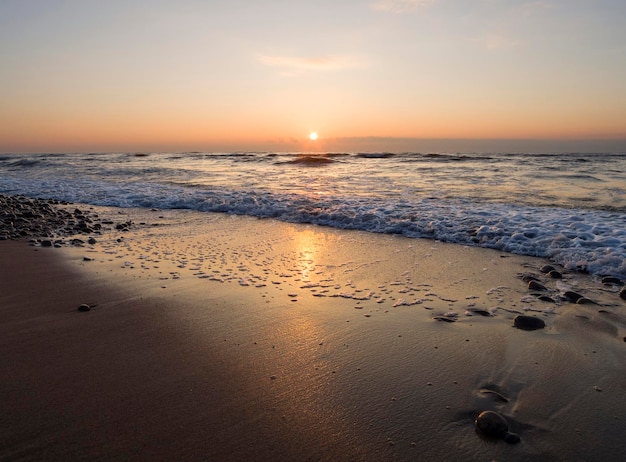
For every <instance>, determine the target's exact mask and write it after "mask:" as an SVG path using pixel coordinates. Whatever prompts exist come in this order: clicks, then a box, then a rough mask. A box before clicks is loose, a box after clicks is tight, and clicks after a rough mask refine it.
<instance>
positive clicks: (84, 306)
mask: <svg viewBox="0 0 626 462" xmlns="http://www.w3.org/2000/svg"><path fill="white" fill-rule="evenodd" d="M78 311H91V307H90V306H89V305H87V304H86V303H83V304H81V305H78Z"/></svg>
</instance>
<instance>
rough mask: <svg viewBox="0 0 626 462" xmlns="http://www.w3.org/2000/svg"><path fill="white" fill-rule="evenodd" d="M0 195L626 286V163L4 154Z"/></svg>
mask: <svg viewBox="0 0 626 462" xmlns="http://www.w3.org/2000/svg"><path fill="white" fill-rule="evenodd" d="M0 193H2V194H14V195H26V196H29V197H38V198H51V199H59V200H65V201H70V202H80V203H87V204H94V205H106V206H116V207H145V208H157V209H192V210H197V211H200V212H219V213H231V214H242V215H251V216H256V217H267V218H274V219H277V220H283V221H288V222H294V223H313V224H317V225H324V226H332V227H336V228H344V229H358V230H363V231H369V232H376V233H393V234H400V235H404V236H407V237H411V238H429V239H438V240H441V241H446V242H453V243H458V244H464V245H472V246H481V247H488V248H492V249H498V250H500V251H504V252H512V253H517V254H524V255H531V256H540V257H548V258H550V259H552V260H553V261H555V262H556V263H559V264H562V265H564V266H565V267H566V268H568V269H579V270H586V271H589V272H591V273H594V274H598V275H605V274H607V275H609V274H610V275H614V276H618V277H622V278H626V153H606V154H596V153H594V154H584V153H565V154H523V153H518V154H504V153H498V154H419V153H403V154H391V153H326V154H315V155H312V154H301V153H268V152H262V153H256V152H242V153H197V152H193V153H85V154H32V155H28V154H0Z"/></svg>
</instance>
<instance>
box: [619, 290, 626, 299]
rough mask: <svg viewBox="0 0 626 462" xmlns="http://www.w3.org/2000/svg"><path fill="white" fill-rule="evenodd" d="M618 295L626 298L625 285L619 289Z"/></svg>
mask: <svg viewBox="0 0 626 462" xmlns="http://www.w3.org/2000/svg"><path fill="white" fill-rule="evenodd" d="M619 297H620V298H621V299H622V300H626V287H625V288H623V289H622V290H620V291H619Z"/></svg>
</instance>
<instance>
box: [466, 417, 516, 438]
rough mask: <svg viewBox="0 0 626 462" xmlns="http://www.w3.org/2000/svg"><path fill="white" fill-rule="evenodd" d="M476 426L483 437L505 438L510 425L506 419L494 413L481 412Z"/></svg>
mask: <svg viewBox="0 0 626 462" xmlns="http://www.w3.org/2000/svg"><path fill="white" fill-rule="evenodd" d="M474 424H475V425H476V428H477V429H478V430H479V431H480V432H481V433H482V434H483V435H485V436H489V437H491V438H504V437H505V436H506V434H507V433H508V432H509V424H508V423H507V421H506V419H505V418H504V417H502V416H501V415H500V414H498V413H497V412H493V411H483V412H481V413H480V414H479V415H478V417H476V421H475V422H474Z"/></svg>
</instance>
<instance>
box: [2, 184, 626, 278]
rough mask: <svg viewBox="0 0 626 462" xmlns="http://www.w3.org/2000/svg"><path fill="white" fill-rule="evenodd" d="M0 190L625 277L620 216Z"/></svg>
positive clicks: (624, 219)
mask: <svg viewBox="0 0 626 462" xmlns="http://www.w3.org/2000/svg"><path fill="white" fill-rule="evenodd" d="M0 186H1V188H0V192H1V193H4V194H25V195H28V196H31V197H39V198H51V199H57V200H65V201H70V202H82V203H88V204H94V205H105V206H116V207H143V208H157V209H191V210H197V211H200V212H219V213H231V214H240V215H250V216H256V217H260V218H274V219H278V220H282V221H288V222H294V223H311V224H316V225H322V226H331V227H335V228H342V229H354V230H362V231H368V232H375V233H389V234H398V235H403V236H406V237H410V238H429V239H437V240H440V241H444V242H451V243H457V244H464V245H472V246H480V247H486V248H491V249H497V250H500V251H505V252H511V253H516V254H522V255H529V256H538V257H547V258H550V259H552V260H553V261H554V262H556V263H559V264H561V265H563V266H564V267H566V268H568V269H578V270H585V271H589V272H591V273H596V274H612V275H615V276H618V277H621V278H626V215H624V214H623V213H611V212H603V211H598V210H579V209H568V208H554V207H530V206H522V205H516V204H501V203H478V202H475V201H472V200H471V199H458V198H457V199H454V200H442V199H439V198H412V199H411V200H408V199H406V198H396V199H392V198H373V197H358V196H355V197H345V196H344V197H338V196H333V195H328V196H319V195H312V194H311V195H307V194H295V193H277V192H271V191H265V190H255V189H247V190H244V189H238V190H232V189H228V188H210V187H203V188H199V187H196V188H190V187H183V186H174V185H165V184H160V183H145V182H129V183H107V182H102V181H89V180H81V179H75V180H63V181H60V180H54V179H38V180H36V181H35V180H19V181H18V180H11V179H5V180H3V181H2V183H1V184H0Z"/></svg>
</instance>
